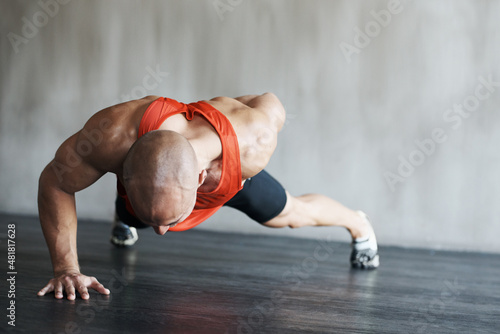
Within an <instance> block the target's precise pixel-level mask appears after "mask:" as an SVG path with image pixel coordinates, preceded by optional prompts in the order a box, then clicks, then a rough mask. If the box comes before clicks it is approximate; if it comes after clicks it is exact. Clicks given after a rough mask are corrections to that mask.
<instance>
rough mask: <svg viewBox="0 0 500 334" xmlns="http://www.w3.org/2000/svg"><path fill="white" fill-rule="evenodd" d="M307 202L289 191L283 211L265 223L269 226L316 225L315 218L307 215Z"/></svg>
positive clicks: (293, 226) (294, 226)
mask: <svg viewBox="0 0 500 334" xmlns="http://www.w3.org/2000/svg"><path fill="white" fill-rule="evenodd" d="M307 210H308V209H307V203H304V202H302V201H301V200H300V199H298V198H297V197H293V196H291V195H290V194H289V193H288V192H287V202H286V205H285V208H284V209H283V211H281V213H280V214H279V215H278V216H276V217H274V218H273V219H271V220H269V221H267V222H265V223H263V225H265V226H267V227H275V228H277V227H290V228H299V227H304V226H313V225H315V222H314V220H312V219H310V218H309V216H308V215H307Z"/></svg>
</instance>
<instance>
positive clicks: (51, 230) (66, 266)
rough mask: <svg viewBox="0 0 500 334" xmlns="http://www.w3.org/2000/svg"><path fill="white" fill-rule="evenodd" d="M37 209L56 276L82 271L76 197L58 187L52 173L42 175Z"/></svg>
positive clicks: (47, 172) (46, 172) (45, 172)
mask: <svg viewBox="0 0 500 334" xmlns="http://www.w3.org/2000/svg"><path fill="white" fill-rule="evenodd" d="M38 210H39V216H40V223H41V226H42V230H43V234H44V236H45V241H46V243H47V246H48V248H49V252H50V257H51V260H52V267H53V269H54V275H58V274H61V273H64V272H70V271H71V272H79V266H78V254H77V247H76V230H77V220H76V209H75V196H74V194H68V193H66V192H64V191H63V190H61V189H59V188H58V187H57V181H56V182H54V179H53V177H52V175H51V171H44V172H43V173H42V175H41V176H40V183H39V191H38Z"/></svg>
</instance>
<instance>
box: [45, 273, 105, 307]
mask: <svg viewBox="0 0 500 334" xmlns="http://www.w3.org/2000/svg"><path fill="white" fill-rule="evenodd" d="M87 288H91V289H94V290H96V291H97V292H99V293H101V294H103V295H109V290H108V289H106V288H105V287H104V285H102V284H101V283H99V281H98V280H97V279H96V278H95V277H89V276H85V275H83V274H81V273H80V272H68V273H62V274H60V275H58V276H56V277H54V278H53V279H51V280H50V281H49V283H48V284H47V285H46V286H45V287H44V288H43V289H42V290H40V291H38V296H44V295H45V294H46V293H50V292H52V291H54V296H55V298H57V299H62V298H63V292H66V295H67V298H68V300H75V298H76V291H78V293H79V294H80V296H81V297H82V299H89V292H88V289H87Z"/></svg>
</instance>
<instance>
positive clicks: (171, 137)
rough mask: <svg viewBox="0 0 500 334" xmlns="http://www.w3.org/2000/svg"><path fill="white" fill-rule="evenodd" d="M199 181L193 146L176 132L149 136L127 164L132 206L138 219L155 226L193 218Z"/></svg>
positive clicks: (125, 171) (125, 177) (140, 141)
mask: <svg viewBox="0 0 500 334" xmlns="http://www.w3.org/2000/svg"><path fill="white" fill-rule="evenodd" d="M198 180H199V173H198V166H197V159H196V154H195V152H194V150H193V147H192V146H191V144H190V143H189V141H188V140H187V139H186V138H185V137H183V136H181V135H180V134H178V133H177V132H173V131H168V130H156V131H151V132H148V133H146V134H145V135H143V136H142V137H141V138H139V139H138V140H137V141H136V142H135V143H134V145H132V147H131V148H130V150H129V152H128V154H127V157H126V158H125V161H124V163H123V181H124V186H125V189H126V190H127V195H128V197H129V199H130V203H131V204H132V207H133V208H134V211H135V213H136V215H137V217H138V218H139V219H141V220H142V221H144V222H145V223H146V224H150V225H152V226H165V225H167V224H168V223H169V222H170V223H172V222H175V221H177V220H179V219H180V218H182V217H183V216H184V215H186V214H187V215H189V213H190V212H191V210H192V208H193V206H194V203H195V201H196V189H197V188H198V185H199V184H198ZM187 211H189V212H187ZM184 219H185V218H184Z"/></svg>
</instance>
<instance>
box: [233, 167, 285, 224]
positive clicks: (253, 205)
mask: <svg viewBox="0 0 500 334" xmlns="http://www.w3.org/2000/svg"><path fill="white" fill-rule="evenodd" d="M285 205H286V191H285V189H284V188H283V186H282V185H281V184H280V183H279V182H278V181H276V180H275V179H274V178H273V177H272V176H271V175H269V174H268V173H267V172H266V171H265V170H263V171H262V172H260V173H259V174H257V175H255V176H254V177H252V178H249V179H247V180H246V181H245V184H244V185H243V189H241V190H240V191H239V192H238V193H237V194H236V195H234V197H233V198H231V199H230V200H229V201H228V202H227V203H226V204H224V206H229V207H231V208H235V209H237V210H240V211H241V212H243V213H245V214H246V215H247V216H248V217H250V218H252V219H253V220H255V221H256V222H258V223H261V224H262V223H265V222H267V221H269V220H271V219H273V218H275V217H276V216H278V215H279V214H280V213H281V211H283V209H284V208H285Z"/></svg>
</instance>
